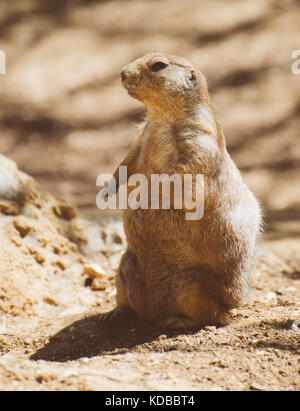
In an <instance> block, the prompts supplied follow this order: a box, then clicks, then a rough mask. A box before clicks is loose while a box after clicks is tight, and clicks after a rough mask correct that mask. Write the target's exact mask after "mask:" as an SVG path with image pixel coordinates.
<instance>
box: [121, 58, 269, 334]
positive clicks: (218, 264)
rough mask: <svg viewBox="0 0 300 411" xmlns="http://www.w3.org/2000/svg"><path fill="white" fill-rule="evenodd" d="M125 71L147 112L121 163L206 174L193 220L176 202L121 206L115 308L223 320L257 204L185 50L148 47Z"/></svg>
mask: <svg viewBox="0 0 300 411" xmlns="http://www.w3.org/2000/svg"><path fill="white" fill-rule="evenodd" d="M121 77H122V82H123V85H124V87H125V88H126V89H127V91H128V94H129V95H130V96H132V97H133V98H135V99H137V100H139V101H141V102H142V103H143V104H144V105H145V106H146V109H147V113H148V116H147V121H146V123H145V125H144V126H143V129H142V131H141V134H140V136H139V138H138V139H137V140H136V141H135V143H134V144H133V146H132V147H131V149H130V151H129V152H128V154H127V156H126V158H125V159H124V160H123V161H122V163H121V164H120V165H122V166H127V170H128V177H130V175H132V174H134V173H141V174H143V175H145V176H146V177H147V178H148V179H150V176H151V174H153V173H155V174H162V173H165V174H168V175H170V176H171V175H174V174H179V175H181V176H184V175H185V174H192V175H196V174H203V175H204V182H205V188H204V190H205V191H204V193H205V196H204V215H203V218H201V219H200V220H196V221H188V220H186V218H185V211H184V210H183V209H181V210H180V209H175V208H174V207H171V209H169V210H165V209H159V210H151V209H147V210H145V209H136V210H132V209H127V210H125V211H124V227H125V233H126V237H127V242H128V248H127V251H126V252H125V254H124V255H123V257H122V260H121V263H120V267H119V270H118V273H117V277H116V285H117V305H118V309H121V308H123V307H130V308H131V309H132V310H133V311H134V312H135V313H136V314H137V315H138V316H139V317H140V318H141V319H142V320H145V321H150V322H153V323H158V324H159V326H161V327H162V328H165V327H170V328H174V329H193V328H199V327H201V326H203V325H207V324H222V323H223V321H224V319H225V318H226V316H227V314H228V313H229V311H230V309H232V308H233V307H237V306H239V305H240V304H241V303H242V302H243V300H244V298H245V296H246V295H247V291H248V286H249V280H250V274H251V266H252V261H253V256H254V249H255V241H256V236H257V234H258V232H259V228H260V221H261V214H260V208H259V205H258V202H257V201H256V199H255V197H254V195H253V194H252V193H251V191H250V190H249V188H248V187H247V186H246V184H245V183H244V182H243V180H242V177H241V175H240V173H239V171H238V169H237V168H236V166H235V164H234V163H233V161H232V160H231V158H230V156H229V154H228V152H227V151H226V146H225V139H224V135H223V132H222V129H221V127H220V125H219V124H218V122H217V121H216V117H215V113H214V111H213V109H212V107H211V103H210V98H209V95H208V91H207V85H206V81H205V79H204V77H203V75H202V74H201V73H200V71H198V70H197V69H195V68H194V67H193V66H192V65H191V64H190V63H189V62H188V61H186V60H185V59H183V58H181V57H177V56H172V55H168V54H163V53H151V54H147V55H145V56H144V57H142V58H140V59H137V60H136V61H134V62H133V63H131V64H129V65H127V66H126V67H124V68H123V69H122V71H121ZM115 178H116V180H118V170H117V171H116V173H115ZM183 206H184V205H183Z"/></svg>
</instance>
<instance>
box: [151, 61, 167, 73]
mask: <svg viewBox="0 0 300 411" xmlns="http://www.w3.org/2000/svg"><path fill="white" fill-rule="evenodd" d="M167 65H168V64H167V63H164V62H163V61H157V62H156V63H154V64H152V66H151V67H150V68H151V71H154V72H156V71H160V70H162V69H164V68H165V67H167Z"/></svg>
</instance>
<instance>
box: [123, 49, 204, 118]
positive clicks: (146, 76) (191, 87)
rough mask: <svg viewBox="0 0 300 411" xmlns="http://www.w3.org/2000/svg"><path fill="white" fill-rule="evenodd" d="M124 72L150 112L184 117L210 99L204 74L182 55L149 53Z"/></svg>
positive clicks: (130, 87)
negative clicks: (199, 104)
mask: <svg viewBox="0 0 300 411" xmlns="http://www.w3.org/2000/svg"><path fill="white" fill-rule="evenodd" d="M120 74H121V78H122V83H123V85H124V87H125V88H126V89H127V91H128V94H129V95H130V96H131V97H133V98H135V99H136V100H139V101H141V102H142V103H144V104H145V106H146V108H147V109H148V112H149V114H150V115H151V114H155V113H157V114H158V113H159V114H160V116H162V115H163V114H165V115H167V116H169V117H170V116H171V117H174V116H175V117H176V116H177V117H180V116H182V115H183V114H184V113H190V112H191V111H194V110H196V108H197V104H198V103H200V102H201V101H207V99H208V92H207V85H206V81H205V79H204V76H203V75H202V74H201V73H200V71H198V70H197V69H195V68H194V67H193V66H192V65H191V64H190V63H189V62H188V61H187V60H185V59H184V58H182V57H177V56H172V55H169V54H165V53H150V54H146V55H145V56H143V57H141V58H139V59H137V60H135V61H134V62H132V63H130V64H128V65H127V66H125V67H123V68H122V70H121V73H120Z"/></svg>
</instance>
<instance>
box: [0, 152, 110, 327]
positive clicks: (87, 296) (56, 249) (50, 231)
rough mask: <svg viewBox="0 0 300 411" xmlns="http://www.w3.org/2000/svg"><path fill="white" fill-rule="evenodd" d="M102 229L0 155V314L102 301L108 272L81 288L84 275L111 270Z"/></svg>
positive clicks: (64, 309) (1, 322)
mask: <svg viewBox="0 0 300 411" xmlns="http://www.w3.org/2000/svg"><path fill="white" fill-rule="evenodd" d="M76 221H77V223H78V225H80V230H79V231H78V230H77V232H76V231H75V230H74V226H76ZM101 230H102V229H101V227H100V226H99V225H97V224H95V223H90V222H88V221H86V220H83V219H79V218H77V210H76V208H75V207H74V206H72V205H68V204H67V203H65V202H64V201H62V200H60V199H57V198H56V197H54V196H52V195H51V194H50V193H48V192H46V191H44V190H43V189H42V188H41V187H40V186H39V185H38V183H37V182H36V181H34V180H33V179H32V178H31V177H29V176H28V175H26V174H24V173H22V172H21V171H19V170H18V168H17V167H16V165H15V164H14V163H13V162H12V161H10V160H8V159H7V158H5V157H3V156H1V155H0V277H1V278H0V280H1V281H0V312H3V313H4V315H13V316H17V315H26V316H28V315H49V314H51V315H63V314H64V313H68V312H70V311H74V309H75V308H76V311H77V312H81V311H84V310H87V309H89V308H91V307H96V306H98V305H99V304H100V303H101V299H102V298H103V299H104V298H105V299H106V300H107V293H106V292H105V289H106V288H107V287H108V286H110V285H111V284H110V281H111V283H112V279H111V276H109V275H108V276H107V279H106V280H105V284H97V283H95V284H94V286H93V289H92V288H91V287H85V279H84V276H83V273H84V272H86V273H87V274H88V275H89V276H94V277H98V278H99V277H100V276H101V275H103V276H104V275H105V273H109V274H111V270H110V269H109V264H108V261H107V259H106V258H105V256H104V255H103V254H102V252H101V247H102V246H103V240H102V231H101ZM109 279H110V280H109ZM110 288H111V287H110ZM111 300H113V297H111ZM0 331H1V333H3V332H5V317H4V319H2V317H1V318H0Z"/></svg>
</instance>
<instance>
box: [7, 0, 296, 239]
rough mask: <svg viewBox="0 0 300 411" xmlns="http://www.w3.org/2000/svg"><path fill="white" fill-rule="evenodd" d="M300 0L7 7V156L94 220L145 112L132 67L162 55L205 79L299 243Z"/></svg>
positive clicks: (268, 202) (282, 231)
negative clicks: (296, 66) (297, 62)
mask: <svg viewBox="0 0 300 411" xmlns="http://www.w3.org/2000/svg"><path fill="white" fill-rule="evenodd" d="M298 49H300V1H299V0H298V1H297V0H239V1H238V0H184V1H174V0H121V1H105V0H102V1H101V0H70V1H68V0H48V1H47V0H43V1H41V0H14V1H9V0H1V2H0V50H3V51H4V52H5V53H6V56H7V75H1V76H0V152H1V153H2V154H4V155H7V156H8V157H10V158H12V159H13V160H15V161H16V162H17V164H18V166H19V167H20V168H21V169H23V170H24V171H26V172H27V173H29V174H30V175H32V176H34V177H35V178H36V179H37V180H38V181H39V182H40V183H41V184H42V185H43V186H45V187H46V188H47V189H48V190H50V191H51V192H53V193H54V194H57V195H59V196H60V197H63V198H64V199H66V200H68V201H70V202H72V203H75V204H76V205H77V206H78V207H79V208H80V209H81V212H82V213H83V214H84V215H85V216H86V217H89V218H92V219H99V218H101V214H100V212H99V211H98V210H97V209H96V206H95V200H96V195H97V188H96V178H97V176H98V175H99V174H100V173H104V172H113V171H114V169H115V168H116V166H117V165H118V163H119V161H120V160H121V159H122V158H123V156H124V154H125V153H126V151H127V150H128V148H129V147H130V145H131V142H132V141H133V139H134V138H135V136H136V135H137V129H136V123H137V122H138V121H139V120H140V119H141V117H142V115H143V106H142V105H140V104H139V103H137V102H136V101H134V100H133V99H131V98H130V97H129V96H128V95H127V93H126V92H125V90H124V89H123V88H122V86H121V82H120V79H119V71H120V69H121V68H122V66H123V65H125V64H127V63H129V62H130V61H132V60H134V59H135V58H137V57H140V56H141V55H143V54H145V53H147V52H151V51H163V52H168V53H172V54H177V55H180V56H183V57H186V58H187V59H188V60H190V61H191V62H192V63H193V64H194V65H196V66H197V67H199V68H200V69H201V70H202V72H203V73H204V74H205V76H206V78H207V81H208V84H209V89H210V93H211V97H212V100H213V105H214V107H215V110H216V112H217V116H218V119H219V121H220V122H221V124H222V126H223V129H224V132H225V136H226V139H227V144H228V150H229V152H230V154H231V155H232V157H233V159H234V161H235V162H236V163H237V165H238V167H239V168H240V170H241V172H242V174H243V176H244V178H245V180H246V181H247V183H248V184H249V185H250V187H251V189H252V190H253V191H254V192H255V194H256V195H257V197H258V198H259V199H260V201H261V203H262V205H263V207H264V210H265V211H264V213H265V221H266V227H265V228H266V236H267V237H268V238H270V239H273V238H274V239H277V238H282V237H285V236H286V237H287V236H288V237H294V236H295V237H296V236H298V237H299V236H300V219H299V216H300V182H299V179H300V138H299V137H300V136H299V133H300V132H299V130H300V75H298V76H297V75H295V74H293V73H292V68H291V67H292V63H293V60H292V58H291V54H292V52H293V50H298Z"/></svg>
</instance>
